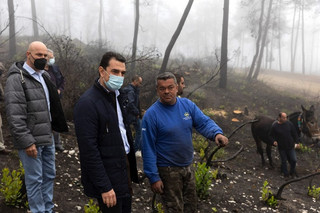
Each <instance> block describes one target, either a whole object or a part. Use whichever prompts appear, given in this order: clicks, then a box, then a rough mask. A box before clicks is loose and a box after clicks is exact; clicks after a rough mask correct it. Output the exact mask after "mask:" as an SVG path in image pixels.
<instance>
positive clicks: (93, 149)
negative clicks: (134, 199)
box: [74, 81, 138, 198]
mask: <svg viewBox="0 0 320 213" xmlns="http://www.w3.org/2000/svg"><path fill="white" fill-rule="evenodd" d="M113 97H114V96H112V93H110V92H107V91H106V90H105V89H104V88H103V87H102V86H101V85H100V84H99V83H98V82H97V81H96V83H95V84H94V86H92V87H91V88H90V89H88V90H87V91H86V92H85V93H84V94H83V95H82V96H81V97H80V99H79V101H78V102H77V104H76V106H75V109H74V124H75V130H76V135H77V139H78V145H79V150H80V164H81V181H82V184H83V186H84V193H85V194H86V195H87V196H89V197H96V198H101V193H102V192H108V191H110V190H111V189H113V190H114V191H115V193H116V196H117V197H126V196H129V195H130V191H129V187H128V174H127V169H126V153H125V150H124V146H123V142H122V138H121V134H120V130H119V125H118V118H117V113H116V109H115V106H114V104H113V103H114V101H112V100H114V99H113ZM118 98H119V97H118ZM125 125H126V124H125ZM126 129H127V137H128V141H129V144H130V147H131V149H130V153H129V154H128V159H129V162H130V169H131V180H132V181H134V182H137V181H138V176H137V168H136V160H135V155H134V150H133V143H132V141H133V140H132V136H131V132H130V128H128V125H126Z"/></svg>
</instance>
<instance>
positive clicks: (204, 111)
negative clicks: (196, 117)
mask: <svg viewBox="0 0 320 213" xmlns="http://www.w3.org/2000/svg"><path fill="white" fill-rule="evenodd" d="M202 112H203V114H205V115H207V116H209V117H212V116H214V113H213V109H212V108H205V109H203V110H202Z"/></svg>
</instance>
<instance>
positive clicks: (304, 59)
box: [301, 0, 306, 74]
mask: <svg viewBox="0 0 320 213" xmlns="http://www.w3.org/2000/svg"><path fill="white" fill-rule="evenodd" d="M301 42H302V44H301V48H302V74H305V73H306V62H305V61H306V57H305V45H304V0H301Z"/></svg>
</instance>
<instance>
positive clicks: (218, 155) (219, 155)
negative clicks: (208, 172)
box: [212, 149, 226, 160]
mask: <svg viewBox="0 0 320 213" xmlns="http://www.w3.org/2000/svg"><path fill="white" fill-rule="evenodd" d="M225 155H226V151H225V150H224V149H219V150H218V151H217V152H216V153H215V154H214V156H213V157H212V160H218V159H221V158H223V157H224V156H225Z"/></svg>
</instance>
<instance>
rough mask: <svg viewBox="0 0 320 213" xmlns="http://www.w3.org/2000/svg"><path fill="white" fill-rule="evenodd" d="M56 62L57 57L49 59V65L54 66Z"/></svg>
mask: <svg viewBox="0 0 320 213" xmlns="http://www.w3.org/2000/svg"><path fill="white" fill-rule="evenodd" d="M54 62H55V59H54V58H50V59H49V61H48V65H49V66H52V65H53V64H54Z"/></svg>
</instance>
